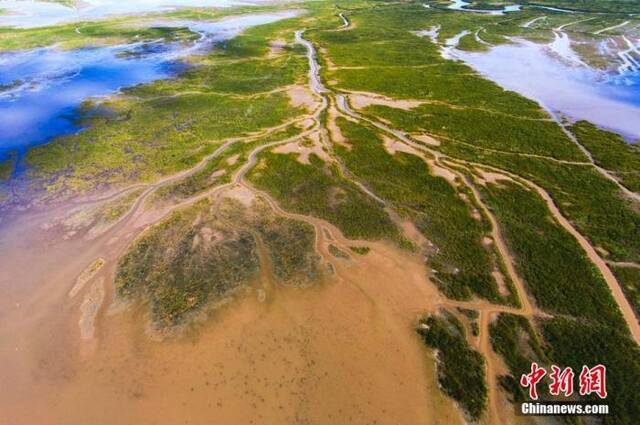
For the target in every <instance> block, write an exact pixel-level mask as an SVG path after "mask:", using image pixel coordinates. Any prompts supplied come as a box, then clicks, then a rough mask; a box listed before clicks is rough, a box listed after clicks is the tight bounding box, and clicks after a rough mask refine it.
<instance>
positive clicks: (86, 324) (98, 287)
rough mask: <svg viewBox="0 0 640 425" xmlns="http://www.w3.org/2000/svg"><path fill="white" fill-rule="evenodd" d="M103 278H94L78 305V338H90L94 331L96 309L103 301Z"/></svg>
mask: <svg viewBox="0 0 640 425" xmlns="http://www.w3.org/2000/svg"><path fill="white" fill-rule="evenodd" d="M104 295H105V290H104V278H102V277H101V278H99V279H96V281H95V282H94V283H93V285H91V289H90V290H89V291H88V292H87V294H86V295H85V297H84V301H82V305H81V306H80V320H79V322H78V325H79V326H80V338H82V339H85V340H86V339H91V338H93V335H94V332H95V322H96V317H97V316H98V311H99V309H100V307H101V306H102V302H103V301H104Z"/></svg>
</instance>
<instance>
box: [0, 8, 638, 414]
mask: <svg viewBox="0 0 640 425" xmlns="http://www.w3.org/2000/svg"><path fill="white" fill-rule="evenodd" d="M471 3H472V4H471V5H470V6H469V7H470V8H471V9H469V10H454V9H451V8H450V7H449V6H450V2H446V1H426V2H415V1H399V2H391V1H389V2H387V1H373V2H372V1H362V0H346V1H342V2H338V3H335V2H326V1H317V2H296V3H292V4H287V3H277V4H266V5H262V6H241V7H229V8H220V9H216V8H178V9H176V10H173V11H168V12H164V13H160V12H155V13H150V14H145V15H144V16H140V17H136V16H119V17H110V18H106V19H101V20H96V21H87V22H71V23H63V24H60V25H55V26H48V27H35V28H21V29H7V28H4V29H0V52H1V53H0V54H11V52H13V51H16V50H18V49H22V50H27V49H39V48H43V47H46V48H48V47H52V46H54V48H55V49H61V50H73V49H92V48H97V46H113V45H120V44H125V43H141V44H144V45H146V44H149V43H158V42H160V43H168V44H171V45H178V46H181V48H184V49H188V48H189V46H192V45H193V43H195V42H197V41H198V40H199V39H200V36H201V34H199V33H197V32H195V31H193V30H190V29H189V26H188V25H186V24H184V22H187V21H188V22H190V23H193V22H197V23H212V22H213V23H215V22H223V21H224V20H225V19H229V18H231V17H238V16H252V15H255V14H260V13H271V14H280V15H279V16H280V18H279V19H277V20H275V21H274V22H271V23H268V24H256V25H254V26H249V27H247V28H245V29H243V30H242V31H241V32H239V34H237V35H235V36H233V37H231V38H229V39H224V40H222V41H214V42H212V43H211V44H210V45H208V46H206V48H205V49H204V50H201V51H198V52H194V54H190V55H186V56H185V57H183V58H181V59H180V63H181V65H182V67H181V68H180V71H179V72H177V73H176V74H175V75H174V76H172V78H167V79H162V80H157V81H154V82H151V83H147V84H141V85H137V86H133V87H123V88H122V89H121V90H119V91H118V92H117V93H114V94H112V95H110V96H106V97H102V98H90V99H86V100H85V102H84V103H83V104H82V106H81V107H80V108H79V109H78V110H76V111H74V114H76V115H75V119H76V120H77V122H78V125H79V126H80V128H81V130H80V131H78V132H76V133H73V134H69V135H66V136H63V137H56V138H52V139H51V140H49V141H48V142H47V143H44V144H41V145H39V146H37V147H33V148H31V149H28V150H25V151H21V152H14V151H12V152H7V153H6V154H5V155H3V156H0V214H2V215H6V217H7V220H8V222H10V220H13V219H14V217H21V216H27V214H30V213H34V214H35V213H38V214H43V215H44V214H46V213H47V212H48V211H51V214H52V217H53V218H51V220H50V221H47V222H46V223H44V224H43V225H41V226H40V228H39V229H40V230H42V231H44V230H46V231H51V232H52V233H51V234H53V233H55V235H57V236H56V237H59V238H60V243H61V244H64V246H71V247H74V248H73V249H81V250H84V251H86V252H90V253H91V254H92V255H93V254H94V253H99V254H100V255H103V256H104V257H105V258H109V262H108V264H109V265H108V267H107V268H106V270H105V271H104V273H103V274H101V273H102V272H100V273H97V272H96V275H97V276H98V279H105V278H106V281H108V284H109V285H110V286H109V287H108V288H112V289H113V290H112V291H111V290H109V291H106V294H107V295H104V293H103V298H104V297H105V296H106V297H107V298H108V301H109V302H111V303H112V305H115V306H116V307H117V306H120V307H119V308H123V309H126V308H127V306H129V307H128V308H132V309H133V308H136V309H139V310H136V311H143V316H144V322H145V323H146V324H147V329H150V330H151V333H152V334H153V336H156V337H157V336H158V335H161V336H162V337H163V338H167V339H169V340H180V338H191V337H192V336H193V334H190V332H196V331H194V330H193V329H195V328H197V326H195V325H194V324H201V323H203V322H206V321H207V320H209V319H211V317H212V316H214V317H215V320H216V321H217V320H220V323H223V321H224V319H223V317H224V313H223V310H224V309H223V308H222V306H223V305H227V304H232V305H241V304H242V303H243V300H245V298H246V297H248V295H247V294H254V293H255V294H258V295H257V297H258V299H259V300H260V302H265V297H266V295H265V293H266V292H265V291H267V290H272V289H273V288H280V289H279V290H281V291H285V290H291V291H295V292H294V293H295V294H296V296H298V295H299V294H305V293H307V294H311V293H314V294H316V292H312V291H327V292H328V293H331V291H335V290H336V289H335V288H336V287H338V288H344V286H343V287H340V286H335V285H351V286H348V288H350V290H354V291H355V292H358V291H359V292H358V293H362V294H366V298H367V303H369V304H368V305H370V306H371V314H370V315H369V316H368V317H369V319H368V320H370V321H371V323H368V322H366V323H364V327H365V328H366V327H367V326H369V325H370V327H371V329H374V328H376V326H378V327H380V326H382V325H381V322H380V315H379V314H378V315H377V314H376V312H378V313H379V312H380V311H382V310H376V308H377V306H378V301H379V300H376V299H375V297H376V296H381V297H384V298H385V302H387V301H388V300H395V298H394V297H396V296H400V295H399V294H404V293H405V292H403V291H406V286H405V285H414V286H416V287H417V289H416V288H414V289H416V290H419V291H428V290H431V291H433V292H431V293H429V294H431V295H429V296H427V295H424V299H420V300H415V303H413V301H414V300H411V302H409V301H407V300H406V299H403V302H404V304H403V303H402V302H397V303H391V304H392V307H390V308H387V309H385V310H384V313H385V314H387V313H388V312H389V311H391V312H392V313H393V314H394V315H397V316H398V317H402V320H403V321H402V322H401V323H402V326H403V328H402V329H401V330H398V328H393V330H392V331H389V333H394V332H406V335H410V337H409V338H410V341H411V343H412V344H413V345H412V346H411V347H412V348H411V349H407V347H387V346H384V342H383V341H377V342H380V346H371V347H369V348H370V350H372V351H380V352H381V353H386V352H387V351H388V352H389V353H396V351H397V352H398V353H400V351H401V350H408V351H411V350H413V351H411V352H412V353H414V354H415V353H416V352H419V357H420V362H422V363H420V369H419V370H422V371H423V372H424V376H421V377H416V379H420V380H422V379H425V380H426V379H430V378H429V377H430V376H431V375H428V374H427V372H426V369H427V368H433V367H435V369H436V371H435V373H434V374H432V375H433V377H434V379H437V381H438V385H437V386H436V387H437V388H438V389H437V390H436V391H441V392H442V393H443V394H444V396H443V397H446V400H453V401H455V403H456V406H458V407H457V408H458V409H459V412H458V416H457V417H456V418H455V420H456V421H464V420H467V421H470V422H473V423H488V424H498V423H515V422H516V414H517V412H516V411H517V409H518V406H519V405H518V404H517V402H522V401H527V400H528V395H527V393H526V391H525V389H524V388H522V386H521V385H520V376H521V375H522V374H524V373H527V372H528V371H529V369H530V364H531V362H534V361H535V362H537V363H539V364H540V365H542V366H544V367H548V368H549V367H550V366H551V365H552V364H554V365H560V366H562V367H565V366H570V367H572V368H573V370H574V371H579V370H581V367H582V365H590V366H594V365H596V364H605V365H606V366H607V371H608V378H609V381H608V385H609V395H608V397H607V399H606V400H604V401H603V400H598V399H597V398H595V397H594V396H586V397H582V396H580V397H578V396H575V398H574V399H572V400H574V401H578V402H585V401H588V402H606V403H608V405H609V406H610V413H609V414H608V415H606V416H598V417H578V416H575V417H565V418H564V419H562V418H561V419H559V420H560V421H565V419H566V422H568V423H606V424H632V423H634V421H636V420H637V419H636V418H637V417H638V415H640V412H638V406H640V395H638V392H637V391H636V390H637V382H638V380H640V346H639V345H638V342H639V341H640V324H639V322H638V317H640V313H639V310H640V272H639V271H640V193H639V191H640V151H639V150H638V146H637V144H633V143H630V141H629V140H628V138H626V139H625V135H622V134H617V133H616V132H614V131H612V130H611V129H605V128H600V127H598V126H597V125H595V124H594V123H591V122H588V121H586V120H573V119H570V117H564V116H561V115H559V114H556V113H555V111H549V110H548V108H546V107H545V106H544V105H542V104H540V103H538V102H536V101H535V100H534V99H531V98H527V97H524V96H522V95H519V94H517V93H516V92H514V91H509V90H505V89H503V88H502V87H501V86H500V85H498V84H497V83H494V82H492V81H491V80H490V79H488V78H487V77H486V76H485V75H482V74H481V73H479V72H477V71H475V70H474V69H473V68H471V67H470V66H468V65H467V64H465V62H463V61H461V60H457V59H456V58H455V57H454V56H453V55H452V52H453V50H454V49H455V50H457V51H462V52H466V53H471V52H472V53H474V54H482V53H483V52H487V51H490V50H491V49H492V48H495V47H496V46H504V45H508V44H510V43H515V42H516V41H517V40H520V41H519V42H524V41H522V40H525V41H526V42H527V43H538V44H540V45H551V44H550V43H553V42H554V40H556V41H557V40H558V38H561V35H560V34H561V33H562V34H565V33H563V32H562V31H569V29H568V28H572V29H571V36H572V39H573V40H574V41H573V44H572V45H570V46H572V52H574V53H575V54H576V55H578V56H577V57H578V59H579V61H581V62H583V63H584V64H585V66H591V67H593V68H594V69H599V70H600V72H603V73H610V74H606V75H613V74H611V73H613V72H614V71H615V70H616V69H617V67H619V66H622V67H624V66H627V65H628V63H631V64H632V65H633V61H634V60H640V58H638V56H637V52H635V51H634V50H633V48H630V50H628V51H627V50H620V52H622V54H621V55H619V54H615V53H611V52H609V53H607V52H606V50H607V49H605V48H600V49H598V48H596V47H594V46H597V45H598V43H601V44H600V45H601V46H604V45H606V43H610V45H611V46H615V47H616V48H620V49H622V48H623V47H624V44H622V43H623V41H624V40H633V42H637V41H638V39H639V37H640V36H639V33H640V31H638V28H639V25H640V21H638V18H637V17H636V16H634V15H632V14H633V13H635V12H637V5H635V3H634V2H631V1H597V2H596V1H584V2H582V1H580V2H578V1H570V0H566V1H563V0H558V1H551V0H544V1H542V0H541V1H536V2H519V4H521V6H522V9H521V10H518V11H513V12H507V13H504V14H500V13H487V12H489V11H494V12H500V11H501V10H502V8H503V6H504V4H503V3H502V2H501V3H500V4H498V3H496V2H471ZM425 6H429V7H425ZM545 7H555V8H562V9H566V10H565V11H557V10H555V11H554V10H549V9H545ZM472 9H476V12H477V10H483V11H484V13H476V12H474V11H473V10H472ZM292 11H293V12H292ZM160 21H163V22H166V21H172V22H177V23H180V22H182V23H183V24H182V25H175V26H171V27H162V26H159V25H158V22H160ZM629 43H632V41H629ZM620 46H622V47H620ZM611 49H613V47H611ZM556 54H558V52H556ZM625 55H631V56H625ZM634 55H636V56H634ZM628 57H631V60H628V59H627V61H626V62H624V63H623V64H620V63H619V62H616V61H620V60H622V59H620V58H623V59H624V58H628ZM565 59H566V58H565ZM574 59H575V58H574ZM131 60H134V59H133V58H132V59H131ZM627 62H628V63H627ZM587 64H588V65H587ZM625 64H626V65H625ZM629 72H634V71H633V69H630V71H629ZM635 72H640V70H636V71H635ZM634 75H635V74H634ZM522 78H526V76H522ZM0 89H1V91H0V95H3V93H4V92H5V91H6V92H7V93H9V92H10V90H11V87H9V86H7V87H4V86H3V87H2V88H0ZM0 140H1V139H0ZM67 209H68V211H67ZM60 211H62V212H60ZM65 214H66V215H65ZM61 217H62V218H61ZM1 218H2V217H1V216H0V226H1V225H3V223H4V221H3V220H2V219H1ZM43 229H44V230H43ZM0 237H1V236H0ZM83 244H84V245H83ZM77 247H81V248H77ZM82 247H86V248H82ZM87 255H88V254H87ZM398 258H402V259H404V260H403V261H404V262H401V261H400V260H398ZM409 265H410V266H411V267H409ZM405 266H406V267H407V270H418V271H417V272H415V273H414V274H417V275H418V276H419V284H417V285H416V284H415V282H414V281H412V280H410V279H408V278H406V276H408V274H404V272H405V270H404V269H405ZM378 268H379V269H378ZM371 270H375V271H378V270H386V273H387V274H385V273H382V272H381V273H380V276H385V278H386V279H387V280H388V281H386V282H385V284H384V285H381V287H380V288H378V287H376V289H375V291H378V292H375V291H374V292H372V293H373V294H374V295H370V294H369V293H367V292H366V290H365V289H363V287H361V286H360V284H361V283H362V282H358V281H357V279H362V276H366V273H371ZM401 270H402V273H400V271H401ZM407 273H409V272H407ZM396 276H397V278H396ZM411 276H413V275H411ZM394 279H396V280H400V279H405V281H402V282H400V281H395V280H394ZM305 291H307V292H305ZM385 291H386V292H385ZM96 293H99V292H96ZM381 294H383V295H381ZM422 294H425V293H422ZM433 294H436V295H433ZM310 296H311V295H310ZM65 299H66V298H65ZM87 299H88V301H86V303H85V304H83V305H84V307H83V308H84V309H85V310H87V309H88V310H91V308H89V307H92V306H93V307H95V302H96V301H95V299H96V297H95V296H94V297H88V298H87ZM245 301H246V300H245ZM100 302H102V301H100ZM338 302H345V303H348V302H351V301H349V300H348V299H344V300H339V301H338ZM92 303H93V304H92ZM270 303H273V304H270ZM101 305H102V304H98V307H95V308H93V310H91V311H93V312H94V316H92V318H93V319H92V320H93V321H89V322H90V323H92V324H93V326H94V327H95V328H96V329H98V327H99V325H100V323H101V322H100V320H103V321H106V320H107V319H106V317H107V316H108V315H113V314H116V313H117V310H118V309H117V308H116V307H114V308H111V309H108V308H102V309H101V307H100V306H101ZM267 305H268V308H269V309H272V310H271V311H279V310H278V308H279V307H278V306H277V301H276V302H273V301H268V302H267ZM87 306H89V307H87ZM122 306H124V307H122ZM131 306H133V307H131ZM105 307H106V302H105ZM324 308H325V309H327V310H331V309H333V308H334V306H324ZM112 310H113V311H116V313H114V312H113V311H112ZM107 311H109V312H108V313H107ZM336 311H341V310H340V309H339V308H337V307H336ZM1 313H2V312H0V318H1V317H2V314H1ZM287 314H288V313H287ZM292 314H293V313H292ZM347 316H348V314H344V315H342V316H339V315H336V316H335V317H333V318H332V319H335V320H347V321H348V317H347ZM322 317H324V316H322ZM394 317H395V316H394ZM74 320H76V321H77V319H75V316H74ZM87 320H88V319H86V318H85V316H82V318H81V322H82V323H86V322H87ZM308 320H309V321H311V319H308ZM301 322H302V324H300V323H299V326H300V327H301V328H304V323H306V322H305V321H304V320H302V321H301ZM216 323H217V322H216ZM385 326H386V323H385ZM385 329H386V328H385ZM179 330H180V331H182V332H178V331H179ZM96 332H97V331H96ZM185 335H187V336H186V337H185ZM189 335H191V336H189ZM345 335H347V332H346V331H345ZM341 337H342V336H341ZM194 338H195V337H194ZM304 338H306V339H305V343H308V339H309V338H310V337H309V336H308V335H307V334H305V336H304ZM171 343H173V342H171ZM344 345H345V346H348V344H344ZM305 347H306V346H305ZM303 351H304V350H303ZM404 352H405V351H403V353H404ZM305 353H306V352H305ZM271 355H273V356H277V354H273V353H272V354H271ZM312 366H313V365H312V364H311V363H310V362H309V363H308V364H306V366H305V367H308V368H311V367H312ZM429 370H431V369H429ZM577 373H579V372H577ZM371 374H372V375H375V374H376V371H371ZM427 375H428V376H427ZM283 379H284V378H283ZM305 382H306V381H305ZM207 385H208V381H207ZM300 385H301V386H300V389H299V390H300V391H305V389H304V388H306V387H304V385H302V383H301V384H300ZM545 387H546V386H545ZM192 390H193V389H192ZM425 391H426V390H425ZM541 394H542V398H543V399H545V400H550V399H551V398H550V395H549V394H548V391H546V390H544V391H542V390H541ZM431 397H435V396H434V395H433V394H431ZM140 398H143V396H140ZM0 399H1V398H0ZM0 401H1V400H0ZM262 401H263V402H264V400H262ZM424 402H425V406H426V404H427V402H428V400H427V399H425V401H424ZM0 407H1V406H0ZM349 413H351V414H353V412H349ZM345 415H346V414H345ZM451 418H453V417H449V419H451ZM1 419H2V416H1V413H0V422H2V420H1ZM444 420H446V419H444ZM451 420H452V421H453V420H454V419H451ZM540 420H541V421H543V419H540ZM594 421H595V422H594ZM397 422H398V423H401V421H400V420H398V421H397ZM301 423H304V421H303V420H301ZM327 423H336V422H335V421H330V422H327ZM518 423H519V422H518ZM545 423H546V422H545Z"/></svg>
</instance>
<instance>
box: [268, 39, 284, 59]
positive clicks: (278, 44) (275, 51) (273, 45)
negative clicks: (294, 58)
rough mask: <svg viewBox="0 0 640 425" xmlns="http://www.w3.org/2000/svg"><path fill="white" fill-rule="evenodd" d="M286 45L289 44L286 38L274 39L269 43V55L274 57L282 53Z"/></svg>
mask: <svg viewBox="0 0 640 425" xmlns="http://www.w3.org/2000/svg"><path fill="white" fill-rule="evenodd" d="M286 46H287V41H286V40H280V39H278V40H272V41H271V42H270V43H269V57H270V58H273V57H276V56H278V55H280V54H281V53H282V51H283V50H284V48H285V47H286Z"/></svg>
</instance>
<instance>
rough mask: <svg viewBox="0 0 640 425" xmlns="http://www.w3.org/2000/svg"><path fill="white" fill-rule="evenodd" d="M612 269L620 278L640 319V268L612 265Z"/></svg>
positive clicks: (621, 284)
mask: <svg viewBox="0 0 640 425" xmlns="http://www.w3.org/2000/svg"><path fill="white" fill-rule="evenodd" d="M611 271H612V272H613V274H614V275H615V276H616V279H618V282H619V283H620V286H621V287H622V290H623V291H624V294H625V295H626V297H627V299H628V300H629V303H630V304H631V306H632V307H633V311H634V312H635V313H636V316H637V317H638V319H639V320H640V268H635V267H611Z"/></svg>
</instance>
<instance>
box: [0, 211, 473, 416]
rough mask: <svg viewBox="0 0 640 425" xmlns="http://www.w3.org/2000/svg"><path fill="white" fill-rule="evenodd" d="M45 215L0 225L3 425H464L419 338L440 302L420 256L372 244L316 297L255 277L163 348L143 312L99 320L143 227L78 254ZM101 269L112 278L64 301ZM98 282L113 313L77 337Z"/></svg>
mask: <svg viewBox="0 0 640 425" xmlns="http://www.w3.org/2000/svg"><path fill="white" fill-rule="evenodd" d="M50 216H51V214H47V215H44V216H37V215H35V216H32V215H29V216H26V215H24V216H22V217H21V218H20V219H19V220H18V221H13V220H7V221H6V222H5V223H3V229H2V230H3V238H2V241H0V249H1V250H2V252H3V253H5V254H4V255H3V258H2V259H0V270H2V272H0V273H1V274H0V290H1V294H2V295H3V296H2V297H1V299H0V381H2V382H3V383H7V387H8V388H11V391H2V392H0V422H1V423H3V424H4V423H7V424H25V423H28V424H31V423H34V424H35V423H37V424H86V423H91V424H103V423H104V424H113V423H156V424H177V423H190V424H199V423H203V424H204V423H207V424H210V423H211V421H212V420H215V421H216V422H219V423H243V424H249V423H293V422H296V423H374V422H375V421H377V423H403V424H431V423H433V424H437V423H442V424H445V423H446V424H449V423H460V422H461V415H460V413H459V411H458V410H457V409H456V408H455V406H454V404H453V403H452V402H451V401H450V400H449V399H447V398H446V397H444V396H443V395H442V393H441V392H440V391H439V390H438V388H437V383H436V376H435V368H434V363H433V360H432V358H431V354H430V353H429V352H428V350H426V349H425V348H424V347H423V346H422V344H421V342H420V341H419V339H418V338H417V336H416V334H415V332H414V331H413V324H414V320H415V319H416V317H417V315H418V314H421V313H424V312H426V311H428V310H432V309H433V308H435V307H434V306H435V305H436V304H437V303H438V301H439V296H438V294H437V291H436V289H435V288H434V287H433V286H432V285H430V284H429V283H428V282H427V281H426V278H425V270H424V265H423V264H422V262H421V260H420V259H419V258H417V257H415V256H411V255H409V254H407V253H404V252H400V251H398V250H396V249H395V248H391V247H389V246H386V245H382V244H372V248H373V249H372V251H371V252H370V253H369V254H367V255H365V256H356V255H352V260H348V261H346V260H340V261H338V260H336V261H334V262H333V263H334V266H335V268H336V275H335V276H334V277H333V278H328V279H327V280H326V281H325V282H323V283H319V284H318V285H316V286H314V287H311V288H306V289H295V288H285V287H283V286H281V285H278V284H274V283H272V282H271V281H270V280H269V279H267V278H266V277H262V278H261V280H260V281H259V282H255V285H254V286H253V288H252V289H250V290H247V291H243V292H242V293H241V294H239V295H238V296H237V297H236V299H234V300H233V301H232V302H230V303H228V304H226V305H225V306H223V307H221V308H219V309H217V310H215V311H213V312H212V313H211V315H210V317H209V318H208V320H204V321H202V323H200V324H198V325H197V326H196V327H195V328H194V329H192V330H189V331H187V332H186V333H185V334H184V335H182V336H179V337H174V338H169V339H165V340H164V341H157V340H153V339H151V338H150V337H149V336H148V335H147V333H146V332H145V323H146V317H145V314H146V313H145V312H146V308H145V307H144V306H140V305H138V306H132V307H129V308H128V309H123V310H122V311H121V312H117V313H113V312H112V311H111V312H110V309H108V308H107V305H108V304H109V303H110V302H111V299H112V296H113V293H112V292H113V291H112V284H111V282H112V281H111V279H112V274H113V264H115V261H114V259H115V258H114V257H115V256H117V254H118V253H119V252H120V251H121V250H122V249H123V248H124V247H125V246H126V243H127V241H128V240H130V239H131V238H132V237H134V235H135V234H136V233H137V232H138V231H139V230H140V228H141V227H137V226H138V225H137V224H136V223H143V222H144V219H143V218H139V219H137V220H132V221H131V223H132V224H130V225H127V226H122V227H121V228H116V229H115V230H114V231H111V232H109V233H107V234H105V235H104V236H103V237H101V238H99V239H97V240H93V241H85V240H83V239H82V237H80V236H79V237H77V238H75V239H71V240H63V239H62V238H61V237H59V236H60V235H56V234H55V230H53V231H52V230H49V231H45V230H42V229H41V228H40V226H41V225H42V224H43V223H45V222H47V221H49V220H50ZM52 232H53V233H52ZM8 247H10V249H8ZM99 257H101V258H104V259H105V260H106V263H105V266H104V267H103V268H102V269H100V270H99V271H98V272H97V273H96V274H95V277H94V279H93V280H92V281H91V282H87V285H86V286H85V288H84V289H83V290H80V291H79V295H81V296H77V297H75V298H70V297H69V296H68V293H69V291H70V289H71V288H72V287H73V286H74V284H75V283H76V279H77V278H78V276H80V275H81V274H82V272H83V270H85V269H86V268H87V266H89V265H91V264H92V262H93V261H95V259H96V258H99ZM100 278H106V280H105V285H104V287H105V292H106V293H105V301H106V304H104V305H102V306H101V307H99V308H98V313H97V314H96V317H95V322H94V323H93V324H94V325H95V332H94V333H93V335H92V336H91V337H90V339H88V340H86V339H85V340H83V339H82V338H81V329H80V327H79V325H78V322H79V319H80V317H81V305H82V303H83V299H84V298H85V295H86V292H87V291H89V290H90V288H91V284H93V283H94V282H96V280H98V279H100ZM257 288H260V290H257ZM111 310H112V309H111ZM85 336H86V334H85ZM36 400H37V402H35V401H36Z"/></svg>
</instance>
